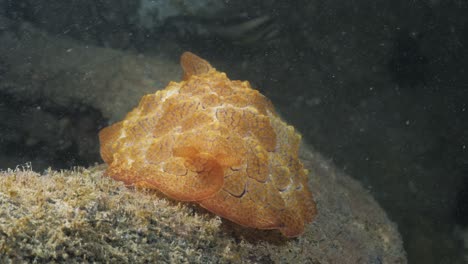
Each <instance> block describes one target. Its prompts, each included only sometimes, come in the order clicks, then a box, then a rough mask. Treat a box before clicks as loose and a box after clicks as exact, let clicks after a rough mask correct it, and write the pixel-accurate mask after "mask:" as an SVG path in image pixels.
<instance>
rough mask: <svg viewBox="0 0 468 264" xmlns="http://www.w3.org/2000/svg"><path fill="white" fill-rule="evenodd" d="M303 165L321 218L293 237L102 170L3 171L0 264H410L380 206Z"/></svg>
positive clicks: (333, 175) (324, 168) (327, 170)
mask: <svg viewBox="0 0 468 264" xmlns="http://www.w3.org/2000/svg"><path fill="white" fill-rule="evenodd" d="M302 159H303V160H304V163H305V166H306V167H307V168H308V169H309V170H310V171H311V172H310V175H309V177H310V186H311V189H312V191H313V193H314V195H315V199H316V201H317V205H318V217H317V218H316V220H315V221H314V222H313V223H312V224H311V225H309V226H307V228H306V231H305V233H304V234H303V235H302V236H300V237H298V238H295V239H287V238H285V237H283V236H282V235H281V234H280V233H279V232H277V231H261V230H256V229H250V228H245V227H242V226H238V225H236V224H234V223H231V222H229V221H227V220H224V219H221V218H219V217H218V216H215V215H213V214H211V213H209V212H207V211H205V210H203V209H202V208H199V207H197V206H196V205H193V204H190V203H185V202H176V201H172V200H169V199H168V198H166V197H164V196H163V195H162V194H160V193H156V192H153V191H148V190H140V189H134V188H128V187H126V186H124V185H123V184H122V183H121V182H117V181H114V180H112V179H111V178H109V177H106V176H103V171H104V168H105V167H104V166H102V165H101V166H95V167H91V168H88V169H85V168H77V169H75V170H72V171H60V172H58V171H52V170H49V171H46V172H44V173H43V174H39V173H36V172H33V171H31V170H28V169H25V170H21V169H17V170H8V171H4V172H1V173H0V256H1V259H0V262H2V263H3V262H6V261H11V262H17V261H36V262H50V261H56V262H83V261H85V262H91V261H95V262H111V263H121V262H131V263H143V262H153V263H154V262H159V263H161V262H162V263H166V262H172V263H187V262H190V263H242V262H244V263H406V257H405V253H404V250H403V247H402V242H401V239H400V236H399V234H398V232H397V229H396V227H395V225H394V224H393V223H392V222H391V221H389V220H388V218H387V217H386V214H385V213H384V211H383V210H382V209H381V208H380V207H379V206H378V204H377V203H376V202H375V201H374V199H373V198H372V197H371V196H370V195H369V194H368V193H367V192H366V191H365V190H364V189H363V188H362V187H361V186H360V185H359V184H358V183H357V182H356V181H354V180H352V179H351V178H349V177H348V176H346V175H344V174H342V173H340V172H338V171H337V170H336V169H335V168H334V167H333V166H332V165H331V164H330V163H328V162H326V161H325V160H324V159H323V158H322V157H321V156H320V155H318V154H316V153H314V152H313V151H310V150H307V149H306V148H303V150H302Z"/></svg>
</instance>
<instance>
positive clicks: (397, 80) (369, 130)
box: [0, 0, 468, 263]
mask: <svg viewBox="0 0 468 264" xmlns="http://www.w3.org/2000/svg"><path fill="white" fill-rule="evenodd" d="M251 2H253V1H251ZM467 12H468V3H466V2H464V1H455V0H454V1H418V2H416V1H365V0H362V1H353V2H349V1H348V2H343V1H327V2H321V1H305V0H298V1H279V0H263V1H255V4H251V3H248V1H245V2H243V3H240V2H235V1H222V2H221V1H197V4H194V3H190V1H128V0H127V1H124V0H120V1H71V2H67V3H64V2H62V1H58V0H57V1H55V0H53V1H27V0H19V1H7V0H0V16H1V18H2V19H1V21H0V22H1V23H0V24H1V25H0V34H1V35H3V37H4V36H5V35H7V34H13V35H15V34H19V35H20V34H21V32H22V27H24V25H25V23H26V24H27V25H28V27H29V26H30V27H33V28H35V29H37V30H40V31H41V32H46V33H45V34H50V36H53V37H57V38H71V39H73V40H75V41H77V42H78V43H81V44H82V45H83V46H86V45H90V46H94V47H103V48H108V49H114V50H120V51H124V52H131V53H140V54H148V55H163V56H165V57H167V58H169V59H172V60H177V58H178V56H179V55H180V54H181V52H182V51H184V50H191V51H193V52H196V53H198V54H200V55H201V56H203V57H205V58H207V59H208V60H210V61H212V63H213V64H214V65H216V67H217V68H219V69H221V70H223V71H226V72H228V73H229V75H230V76H231V77H232V78H233V79H243V80H245V79H247V80H249V81H251V83H252V84H253V86H255V87H257V88H258V89H259V90H260V91H261V92H262V93H264V94H265V95H266V96H267V97H269V98H271V100H272V101H273V103H274V105H275V106H276V107H277V109H278V110H279V112H280V113H281V114H282V115H283V116H284V117H285V119H286V120H288V122H289V123H291V124H293V125H294V126H295V127H296V128H297V129H298V130H299V131H301V133H302V135H303V138H304V139H305V140H306V141H308V142H309V143H311V144H312V145H313V146H314V147H315V148H316V149H317V150H319V151H320V152H322V153H323V154H324V155H325V156H327V157H329V158H330V159H332V160H333V162H334V163H335V164H336V166H337V167H339V168H341V169H343V170H344V171H346V172H347V173H348V174H349V175H351V176H352V177H354V178H356V179H358V180H360V181H361V182H362V183H363V185H364V186H365V187H367V188H368V189H369V191H370V192H371V193H372V194H373V195H374V197H375V198H376V199H377V200H378V201H379V203H380V204H381V205H382V207H383V208H384V209H385V210H386V211H387V212H388V214H389V217H390V218H391V219H392V220H393V221H395V222H396V223H397V224H398V226H399V230H400V232H401V233H402V236H403V239H404V243H405V249H406V251H407V254H408V259H409V261H410V263H463V261H464V254H467V253H468V252H467V250H466V248H465V245H464V244H463V239H468V235H467V234H465V233H466V231H464V228H466V227H467V225H468V132H467V131H468V72H467V70H468V67H467V66H468V62H467V61H468V60H467V56H468V55H467V54H468V52H467V50H466V47H467V45H468V23H467V22H468V17H467V16H466V14H467ZM6 21H8V22H6ZM22 39H26V40H27V38H22ZM27 44H28V45H31V46H34V43H27ZM0 45H1V43H0ZM3 52H4V54H0V82H1V84H0V88H1V89H0V97H1V100H0V116H1V120H2V121H1V122H0V135H1V138H0V168H2V169H5V168H7V167H10V168H11V167H13V168H14V167H15V166H16V165H19V164H24V163H27V162H31V164H32V167H33V169H35V170H38V171H42V170H44V169H46V168H48V167H52V168H56V169H61V168H70V167H72V166H78V165H80V166H89V165H92V164H94V163H95V162H102V161H101V159H100V157H99V153H98V144H99V143H98V140H97V131H98V130H99V129H100V128H102V127H103V126H105V125H106V124H107V121H108V120H106V118H105V117H103V114H102V113H101V110H100V109H99V107H97V106H96V105H92V104H86V103H84V102H82V101H80V100H75V101H73V100H72V101H71V102H70V103H67V104H63V103H60V102H57V101H55V99H51V96H50V95H49V94H42V93H35V92H33V91H30V90H28V86H25V85H22V83H21V82H13V81H12V80H17V78H16V77H15V74H14V73H15V71H16V70H17V71H18V72H21V67H18V65H16V64H15V60H14V59H11V58H8V59H6V58H7V57H8V56H6V55H7V54H5V51H4V50H3ZM44 58H47V54H44ZM23 59H24V58H23ZM43 63H47V60H46V59H44V60H43ZM32 69H34V67H32ZM67 74H70V73H67ZM37 75H38V74H35V72H33V71H31V72H30V73H28V75H27V76H30V77H31V79H32V80H37V81H35V83H36V84H37V83H39V85H50V83H53V81H54V80H55V78H56V76H45V77H44V76H37ZM34 78H35V79H34ZM59 79H60V78H59ZM41 82H43V84H41ZM64 93H66V91H64ZM54 98H56V97H54Z"/></svg>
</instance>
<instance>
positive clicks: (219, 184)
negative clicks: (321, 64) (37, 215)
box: [99, 52, 316, 237]
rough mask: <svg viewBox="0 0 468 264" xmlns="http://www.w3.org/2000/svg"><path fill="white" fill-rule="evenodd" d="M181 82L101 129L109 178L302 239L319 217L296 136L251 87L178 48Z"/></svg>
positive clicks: (244, 222) (153, 96)
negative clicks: (301, 236) (308, 227)
mask: <svg viewBox="0 0 468 264" xmlns="http://www.w3.org/2000/svg"><path fill="white" fill-rule="evenodd" d="M181 64H182V68H183V69H184V72H185V74H184V80H183V81H182V82H179V83H176V82H170V83H169V84H168V86H167V87H166V88H165V89H164V90H161V91H157V92H156V93H155V94H149V95H145V96H144V97H143V98H142V99H141V101H140V104H139V105H138V107H136V108H135V109H133V110H132V111H131V112H130V113H128V114H127V116H126V117H125V119H124V120H123V121H120V122H118V123H115V124H113V125H111V126H109V127H106V128H104V129H103V130H101V131H100V133H99V139H100V143H101V156H102V158H103V160H104V161H105V162H106V163H107V164H108V168H107V171H106V174H107V175H109V176H110V177H112V178H114V179H116V180H119V181H123V182H125V183H126V184H128V185H134V186H139V187H144V188H150V189H157V190H159V191H161V192H163V193H164V194H166V195H167V196H169V197H171V198H173V199H177V200H181V201H191V202H195V203H197V204H199V205H200V206H202V207H204V208H206V209H207V210H209V211H211V212H213V213H215V214H217V215H219V216H221V217H224V218H227V219H229V220H231V221H233V222H235V223H238V224H240V225H243V226H248V227H254V228H259V229H279V230H280V231H281V233H282V234H284V235H285V236H287V237H295V236H298V235H300V234H302V233H303V231H304V225H305V224H307V223H309V222H311V221H312V219H313V218H314V216H315V215H316V207H315V202H314V201H313V198H312V194H311V193H310V191H309V187H308V183H307V182H308V179H307V174H308V172H307V171H306V170H305V169H304V167H303V165H302V163H301V161H300V160H299V157H298V149H299V143H300V140H301V137H300V135H299V134H298V133H297V132H295V131H294V128H293V127H292V126H288V125H287V124H286V123H285V122H283V121H282V120H281V119H280V117H279V116H278V115H277V113H276V112H275V110H274V107H273V105H272V104H271V102H270V101H269V100H268V99H267V98H266V97H265V96H263V95H262V94H260V93H259V92H258V91H257V90H254V89H252V88H251V87H250V84H249V83H248V82H246V81H245V82H242V81H231V80H230V79H228V77H227V76H226V74H225V73H222V72H218V71H217V70H216V69H215V68H213V67H212V66H211V65H210V64H209V63H208V62H207V61H205V60H203V59H201V58H199V57H198V56H196V55H194V54H192V53H190V52H185V53H184V54H183V55H182V57H181Z"/></svg>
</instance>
